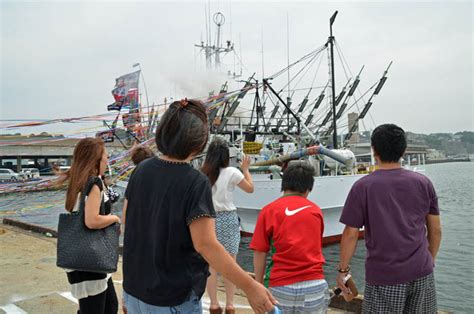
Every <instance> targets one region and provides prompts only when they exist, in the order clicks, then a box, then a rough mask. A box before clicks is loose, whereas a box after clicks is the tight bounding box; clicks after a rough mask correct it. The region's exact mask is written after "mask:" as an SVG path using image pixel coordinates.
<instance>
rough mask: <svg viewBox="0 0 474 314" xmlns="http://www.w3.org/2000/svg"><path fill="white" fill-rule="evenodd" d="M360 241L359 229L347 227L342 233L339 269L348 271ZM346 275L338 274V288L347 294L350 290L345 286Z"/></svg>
mask: <svg viewBox="0 0 474 314" xmlns="http://www.w3.org/2000/svg"><path fill="white" fill-rule="evenodd" d="M358 239H359V228H353V227H350V226H346V227H345V228H344V231H343V232H342V238H341V244H340V252H339V268H340V269H347V268H348V267H349V264H350V262H351V259H352V256H353V255H354V252H355V249H356V247H357V240H358ZM346 275H347V274H346V273H338V275H337V279H336V280H337V286H338V287H339V288H341V289H342V291H344V292H345V293H350V291H349V289H348V288H347V287H346V286H345V284H344V282H343V279H344V277H345V276H346Z"/></svg>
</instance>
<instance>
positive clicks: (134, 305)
mask: <svg viewBox="0 0 474 314" xmlns="http://www.w3.org/2000/svg"><path fill="white" fill-rule="evenodd" d="M123 299H124V302H125V307H126V308H127V310H128V313H129V314H154V313H157V314H164V313H167V314H187V313H193V314H201V313H202V305H201V299H199V298H198V296H197V295H196V294H195V293H194V291H192V292H191V294H190V296H189V298H188V299H187V300H186V301H184V302H183V303H181V304H180V305H176V306H156V305H151V304H148V303H145V302H143V301H140V300H139V299H137V298H135V297H134V296H131V295H130V294H127V293H126V292H125V291H124V292H123Z"/></svg>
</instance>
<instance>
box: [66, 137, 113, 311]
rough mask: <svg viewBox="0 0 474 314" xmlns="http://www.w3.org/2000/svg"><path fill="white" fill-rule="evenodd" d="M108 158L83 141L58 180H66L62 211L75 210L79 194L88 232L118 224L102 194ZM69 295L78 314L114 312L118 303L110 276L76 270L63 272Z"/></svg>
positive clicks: (95, 143) (93, 141) (101, 148)
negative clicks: (69, 286) (68, 285)
mask: <svg viewBox="0 0 474 314" xmlns="http://www.w3.org/2000/svg"><path fill="white" fill-rule="evenodd" d="M107 163H108V155H107V150H106V149H105V145H104V143H103V142H102V140H100V139H97V138H84V139H82V140H80V141H79V142H78V143H77V144H76V147H75V149H74V154H73V162H72V165H71V168H70V169H69V170H68V171H67V172H65V173H64V174H62V175H63V178H62V181H63V182H64V181H68V189H67V193H66V210H67V211H69V212H73V211H76V210H77V209H78V206H79V200H80V198H81V195H84V196H85V205H84V223H85V225H86V227H87V228H89V229H103V228H105V227H107V226H109V225H111V224H114V223H120V218H119V217H118V216H116V215H112V214H111V202H110V200H109V198H108V196H107V193H104V190H106V187H105V184H104V183H103V181H102V179H101V177H102V176H104V174H105V170H106V168H107ZM66 273H67V278H68V281H69V283H70V284H71V293H72V295H73V296H74V297H75V298H77V299H78V300H79V311H78V313H80V314H84V313H101V314H102V313H103V314H109V313H110V314H112V313H117V312H118V301H117V295H116V293H115V289H114V285H113V282H112V278H111V274H106V273H94V272H86V271H78V270H66Z"/></svg>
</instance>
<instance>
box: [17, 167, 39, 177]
mask: <svg viewBox="0 0 474 314" xmlns="http://www.w3.org/2000/svg"><path fill="white" fill-rule="evenodd" d="M21 173H23V174H25V175H26V177H27V178H29V179H34V178H39V177H40V171H39V169H38V168H23V169H21Z"/></svg>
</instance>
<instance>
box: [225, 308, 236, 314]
mask: <svg viewBox="0 0 474 314" xmlns="http://www.w3.org/2000/svg"><path fill="white" fill-rule="evenodd" d="M225 314H235V308H232V309H228V308H226V309H225Z"/></svg>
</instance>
